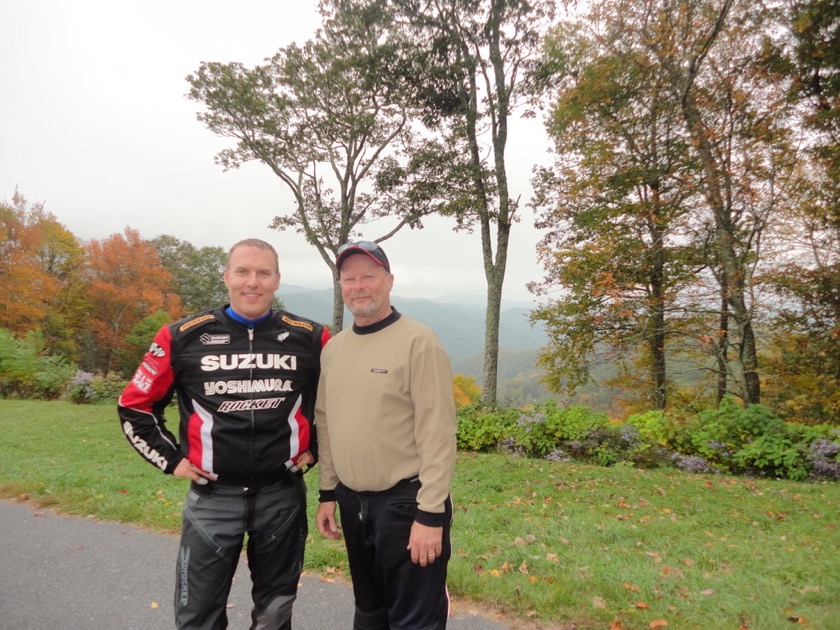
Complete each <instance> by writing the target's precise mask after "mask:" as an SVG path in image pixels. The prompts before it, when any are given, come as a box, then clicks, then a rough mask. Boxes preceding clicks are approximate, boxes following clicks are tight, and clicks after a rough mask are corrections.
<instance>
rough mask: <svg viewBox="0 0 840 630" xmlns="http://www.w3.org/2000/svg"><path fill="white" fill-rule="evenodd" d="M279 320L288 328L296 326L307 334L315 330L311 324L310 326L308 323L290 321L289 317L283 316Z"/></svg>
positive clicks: (295, 320)
mask: <svg viewBox="0 0 840 630" xmlns="http://www.w3.org/2000/svg"><path fill="white" fill-rule="evenodd" d="M280 319H281V320H282V321H284V322H286V323H287V324H288V325H289V326H297V327H298V328H305V329H306V330H308V331H309V332H312V331H313V330H314V329H315V328H314V326H312V324H310V323H309V322H302V321H299V320H297V319H292V318H291V317H289V316H287V315H283V317H281V318H280Z"/></svg>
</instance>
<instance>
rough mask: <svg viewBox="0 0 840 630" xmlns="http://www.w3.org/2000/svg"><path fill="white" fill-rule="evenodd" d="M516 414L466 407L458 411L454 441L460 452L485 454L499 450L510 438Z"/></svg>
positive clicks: (509, 411)
mask: <svg viewBox="0 0 840 630" xmlns="http://www.w3.org/2000/svg"><path fill="white" fill-rule="evenodd" d="M517 415H518V412H517V411H516V410H513V409H507V410H504V409H497V410H487V409H483V408H481V407H480V406H479V405H468V406H466V407H462V408H461V409H459V410H458V427H457V434H456V441H457V444H458V448H459V449H460V450H465V451H472V452H476V453H486V452H488V451H492V450H495V449H497V448H499V446H500V445H501V443H502V440H504V439H505V438H506V437H508V436H510V435H511V433H512V431H513V427H514V426H515V424H516V416H517Z"/></svg>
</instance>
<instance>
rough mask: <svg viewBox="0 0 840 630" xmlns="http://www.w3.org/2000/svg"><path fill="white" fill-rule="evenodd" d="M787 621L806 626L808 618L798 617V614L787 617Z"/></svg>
mask: <svg viewBox="0 0 840 630" xmlns="http://www.w3.org/2000/svg"><path fill="white" fill-rule="evenodd" d="M787 619H788V621H790V622H792V623H795V624H797V625H800V626H807V625H808V620H807V619H805V617H800V616H799V615H794V616H793V617H788V618H787Z"/></svg>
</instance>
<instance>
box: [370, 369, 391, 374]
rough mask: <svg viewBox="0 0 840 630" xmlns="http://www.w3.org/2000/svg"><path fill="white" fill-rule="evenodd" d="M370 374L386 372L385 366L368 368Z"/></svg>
mask: <svg viewBox="0 0 840 630" xmlns="http://www.w3.org/2000/svg"><path fill="white" fill-rule="evenodd" d="M370 373H371V374H387V373H388V370H387V369H386V368H370Z"/></svg>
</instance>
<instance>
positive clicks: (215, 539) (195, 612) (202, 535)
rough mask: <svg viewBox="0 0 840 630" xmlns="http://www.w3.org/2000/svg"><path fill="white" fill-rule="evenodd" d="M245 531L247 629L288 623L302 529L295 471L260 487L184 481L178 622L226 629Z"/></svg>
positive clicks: (301, 492) (282, 627) (301, 488)
mask: <svg viewBox="0 0 840 630" xmlns="http://www.w3.org/2000/svg"><path fill="white" fill-rule="evenodd" d="M246 533H247V534H248V552H247V556H248V568H249V570H250V573H251V581H252V583H253V588H252V590H251V595H252V598H253V603H254V607H253V610H252V611H251V620H252V623H251V628H252V630H286V629H290V628H291V627H292V625H291V618H292V604H293V603H294V600H295V598H296V596H297V587H298V580H299V579H300V573H301V570H302V568H303V550H304V544H305V543H306V534H307V521H306V486H305V485H304V482H303V479H302V477H300V476H297V475H293V476H291V478H290V479H289V480H287V481H283V482H278V483H273V484H271V485H269V486H266V487H264V488H260V489H251V488H244V487H241V486H229V485H222V484H216V483H209V484H207V485H203V486H202V485H198V484H195V483H193V484H191V485H190V491H189V494H188V495H187V499H186V501H185V503H184V522H183V526H182V530H181V547H180V552H179V554H178V562H177V582H176V587H175V621H176V625H177V627H178V628H180V629H187V628H188V629H190V630H221V629H223V628H227V625H228V620H227V614H226V612H225V611H226V605H227V599H228V595H229V593H230V587H231V583H232V581H233V576H234V573H236V565H237V563H238V561H239V556H240V554H241V552H242V544H243V540H244V537H245V534H246Z"/></svg>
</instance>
